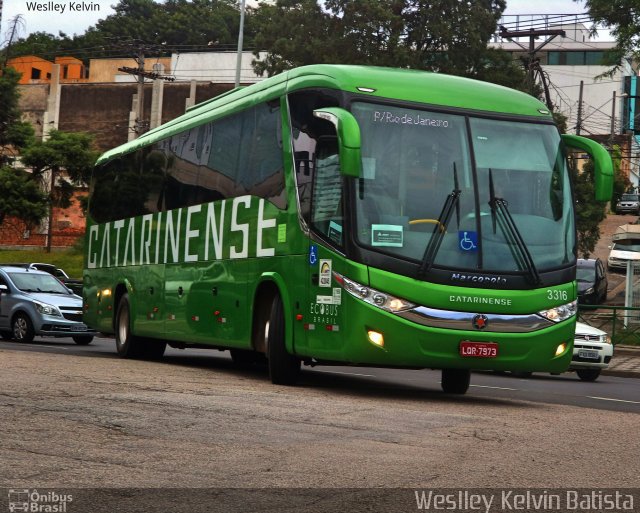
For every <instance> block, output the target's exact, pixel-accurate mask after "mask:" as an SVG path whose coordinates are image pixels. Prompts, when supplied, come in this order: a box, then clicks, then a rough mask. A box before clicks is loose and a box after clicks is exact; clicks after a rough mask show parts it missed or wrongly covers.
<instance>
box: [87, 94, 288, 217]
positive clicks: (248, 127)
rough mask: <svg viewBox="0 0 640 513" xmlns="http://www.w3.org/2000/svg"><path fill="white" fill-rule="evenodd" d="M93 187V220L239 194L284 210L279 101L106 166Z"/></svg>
mask: <svg viewBox="0 0 640 513" xmlns="http://www.w3.org/2000/svg"><path fill="white" fill-rule="evenodd" d="M92 183H93V187H92V190H93V193H92V197H91V202H90V206H89V210H90V214H91V216H92V217H93V219H94V220H95V221H96V222H99V223H102V222H106V221H111V220H116V219H123V218H127V217H134V216H139V215H143V214H148V213H154V212H157V211H165V210H171V209H175V208H180V207H185V206H190V205H196V204H200V203H205V202H209V201H216V200H220V199H225V198H233V197H236V196H241V195H244V194H252V195H255V196H259V197H262V198H265V199H267V200H269V201H271V202H273V203H274V204H275V205H276V206H278V207H279V208H286V194H285V181H284V166H283V158H282V130H281V122H280V109H279V100H275V101H273V102H269V103H265V104H261V105H258V106H256V107H252V108H250V109H247V110H245V111H243V112H240V113H237V114H234V115H232V116H229V117H226V118H223V119H219V120H216V121H214V122H211V123H207V124H204V125H201V126H198V127H194V128H192V129H190V130H187V131H185V132H181V133H179V134H176V135H173V136H171V137H169V138H167V139H163V140H161V141H158V142H157V143H155V144H154V145H153V146H150V147H147V148H144V149H142V150H139V151H137V152H135V153H131V154H128V155H124V156H122V157H120V158H119V159H116V160H113V161H111V162H108V163H107V164H105V165H103V166H100V167H98V168H96V170H95V171H94V176H93V181H92Z"/></svg>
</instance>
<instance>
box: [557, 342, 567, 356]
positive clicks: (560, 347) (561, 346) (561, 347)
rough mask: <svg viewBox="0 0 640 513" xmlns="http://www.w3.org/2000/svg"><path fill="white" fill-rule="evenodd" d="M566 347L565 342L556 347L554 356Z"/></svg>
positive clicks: (562, 351)
mask: <svg viewBox="0 0 640 513" xmlns="http://www.w3.org/2000/svg"><path fill="white" fill-rule="evenodd" d="M566 349H567V343H566V342H563V343H562V344H560V345H559V346H558V347H557V348H556V356H560V355H561V354H562V353H564V352H565V350H566Z"/></svg>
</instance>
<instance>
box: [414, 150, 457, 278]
mask: <svg viewBox="0 0 640 513" xmlns="http://www.w3.org/2000/svg"><path fill="white" fill-rule="evenodd" d="M461 193H462V191H461V190H460V186H459V185H458V171H457V170H456V163H455V162H454V163H453V190H452V191H451V192H450V193H449V195H448V196H447V199H446V200H445V202H444V205H442V210H441V211H440V215H439V216H438V222H437V223H436V225H435V227H434V228H433V232H432V234H431V239H430V240H429V244H427V248H426V249H425V251H424V255H423V256H422V262H421V263H420V267H419V268H418V277H419V278H422V277H424V276H425V275H426V274H427V273H428V272H429V271H430V270H431V267H432V266H433V261H434V260H435V258H436V255H437V254H438V250H439V249H440V245H441V244H442V241H443V239H444V235H445V233H447V227H448V226H449V221H450V220H451V216H452V214H453V209H454V208H455V209H456V216H457V221H458V226H460V194H461Z"/></svg>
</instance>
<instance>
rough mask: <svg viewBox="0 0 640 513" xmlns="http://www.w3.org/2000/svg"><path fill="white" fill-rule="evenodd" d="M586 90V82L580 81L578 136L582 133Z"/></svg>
mask: <svg viewBox="0 0 640 513" xmlns="http://www.w3.org/2000/svg"><path fill="white" fill-rule="evenodd" d="M583 90H584V80H580V93H578V120H577V121H576V135H580V132H581V131H582V92H583Z"/></svg>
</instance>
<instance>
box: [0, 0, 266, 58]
mask: <svg viewBox="0 0 640 513" xmlns="http://www.w3.org/2000/svg"><path fill="white" fill-rule="evenodd" d="M114 11H115V12H114V13H113V14H111V15H109V16H107V17H106V18H104V19H102V20H100V21H98V23H97V24H96V25H95V26H94V27H90V28H89V29H88V30H87V31H86V32H85V33H84V34H81V35H74V36H73V37H69V36H68V35H67V34H65V33H63V32H59V33H58V36H54V35H52V34H47V33H43V32H38V33H35V34H31V35H29V36H28V37H27V38H25V39H20V40H18V41H17V42H16V43H15V44H14V45H13V46H12V49H11V55H12V56H17V55H37V56H39V57H42V58H44V59H48V60H53V58H54V57H55V56H58V55H61V54H64V53H68V54H70V55H73V56H75V57H77V58H80V59H83V60H85V61H87V60H88V59H89V58H95V57H108V56H114V55H118V56H122V55H123V53H124V49H123V44H129V43H131V42H132V41H136V42H140V44H144V45H145V46H146V50H147V54H148V55H151V54H153V53H155V54H157V53H160V52H162V53H169V52H171V51H172V50H173V51H177V52H180V51H185V50H191V49H193V48H197V47H201V48H209V49H211V48H214V49H215V48H221V47H222V48H224V47H225V46H226V47H227V48H235V45H236V44H237V40H238V29H239V22H240V15H239V12H238V7H237V4H236V2H235V1H232V0H166V1H165V2H158V1H154V0H120V1H119V2H118V3H117V4H116V5H115V6H114ZM244 41H245V44H246V45H247V46H250V45H252V44H253V31H252V29H251V23H250V20H249V19H247V24H246V25H245V31H244ZM154 46H155V47H156V48H155V51H153V50H152V48H153V47H154Z"/></svg>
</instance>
